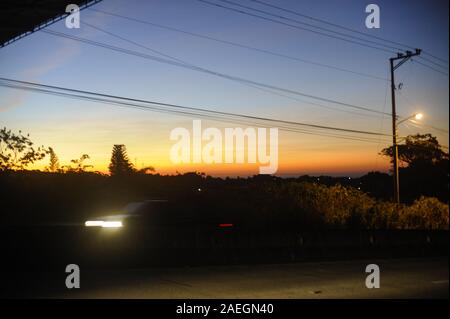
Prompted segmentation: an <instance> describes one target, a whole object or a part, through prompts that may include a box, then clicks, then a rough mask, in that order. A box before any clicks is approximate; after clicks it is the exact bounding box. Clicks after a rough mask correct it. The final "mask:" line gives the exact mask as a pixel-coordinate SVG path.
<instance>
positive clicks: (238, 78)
mask: <svg viewBox="0 0 450 319" xmlns="http://www.w3.org/2000/svg"><path fill="white" fill-rule="evenodd" d="M41 32H44V33H47V34H50V35H54V36H58V37H64V38H68V39H72V40H75V41H79V42H83V43H86V44H90V45H94V46H98V47H103V48H106V49H110V50H113V51H117V52H120V53H125V54H128V55H133V56H137V57H141V58H144V59H149V60H152V61H156V62H160V63H165V64H170V65H174V66H178V67H182V68H187V69H191V70H194V71H198V72H202V73H207V74H210V75H215V76H218V77H222V78H225V79H228V80H232V81H237V82H245V83H249V84H252V85H256V86H260V87H264V88H268V89H272V90H278V91H282V92H285V93H290V94H294V95H300V96H303V97H307V98H311V99H315V100H319V101H323V102H327V103H333V104H337V105H341V106H345V107H349V108H353V109H357V110H362V111H366V112H371V113H376V114H385V115H390V114H389V113H383V112H381V111H378V110H374V109H371V108H368V107H364V106H359V105H354V104H350V103H345V102H341V101H337V100H333V99H328V98H324V97H320V96H315V95H311V94H307V93H303V92H300V91H296V90H291V89H285V88H282V87H278V86H274V85H270V84H265V83H261V82H256V81H253V80H249V79H245V78H241V77H237V76H232V75H228V74H224V73H220V72H216V71H212V70H209V69H206V68H202V67H199V66H194V65H186V64H185V63H181V62H177V61H171V60H167V59H164V58H159V57H156V56H152V55H148V54H145V53H141V52H137V51H133V50H128V49H124V48H121V47H117V46H112V45H109V44H105V43H102V42H98V41H93V40H88V39H85V38H81V37H76V36H73V35H68V34H65V33H61V32H56V31H51V30H41Z"/></svg>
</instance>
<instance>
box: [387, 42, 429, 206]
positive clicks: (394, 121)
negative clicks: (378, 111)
mask: <svg viewBox="0 0 450 319" xmlns="http://www.w3.org/2000/svg"><path fill="white" fill-rule="evenodd" d="M421 51H422V50H420V49H416V52H415V53H413V52H411V51H406V52H405V53H398V54H397V56H396V57H394V58H390V59H389V62H390V67H391V101H392V146H393V151H394V152H393V162H394V171H393V176H394V201H395V202H396V203H397V204H400V183H399V175H398V144H397V113H396V110H395V79H394V71H395V70H397V69H398V68H399V67H400V66H401V65H402V64H403V63H405V62H406V61H408V60H409V59H411V58H412V57H413V56H416V55H420V53H421ZM397 60H400V62H397V64H395V61H397Z"/></svg>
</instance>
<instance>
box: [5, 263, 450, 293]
mask: <svg viewBox="0 0 450 319" xmlns="http://www.w3.org/2000/svg"><path fill="white" fill-rule="evenodd" d="M370 263H375V264H377V265H378V266H379V267H380V272H381V277H380V278H381V280H380V285H381V287H380V288H379V289H368V288H366V286H365V279H366V276H367V274H366V273H365V267H366V265H367V264H370ZM448 272H449V269H448V258H447V257H445V258H428V259H391V260H363V261H362V260H359V261H338V262H314V263H295V264H276V265H242V266H210V267H185V268H169V269H161V268H158V269H132V270H108V271H99V270H96V271H88V270H86V271H84V270H83V269H81V280H80V283H81V287H80V288H79V289H71V290H69V289H67V288H66V287H65V276H66V274H65V273H64V270H62V272H61V273H60V274H55V273H51V274H50V273H49V274H45V276H41V275H40V276H36V275H35V276H33V275H31V276H30V275H28V276H24V275H23V274H22V276H21V278H28V279H27V282H26V284H24V283H23V282H18V281H17V282H16V284H15V286H14V288H15V290H16V291H15V293H14V294H15V295H16V297H20V296H26V297H39V298H42V297H43V298H47V297H50V298H53V297H56V298H170V299H173V298H448V297H449V283H448ZM15 275H18V274H15ZM9 278H14V276H12V275H11V276H9ZM17 278H18V277H17ZM30 278H31V279H30ZM32 278H34V279H32ZM4 288H5V287H4ZM10 289H11V288H10ZM21 289H22V290H21ZM10 292H11V293H12V290H11V291H10ZM4 294H6V295H7V296H8V291H4ZM10 296H12V295H10Z"/></svg>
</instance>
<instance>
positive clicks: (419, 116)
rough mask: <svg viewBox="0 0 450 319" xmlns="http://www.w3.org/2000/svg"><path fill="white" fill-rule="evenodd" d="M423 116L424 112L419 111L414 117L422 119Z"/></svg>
mask: <svg viewBox="0 0 450 319" xmlns="http://www.w3.org/2000/svg"><path fill="white" fill-rule="evenodd" d="M422 117H423V114H422V113H417V114H416V115H415V116H414V118H415V119H416V120H420V119H421V118H422Z"/></svg>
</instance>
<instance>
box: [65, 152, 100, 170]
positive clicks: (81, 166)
mask: <svg viewBox="0 0 450 319" xmlns="http://www.w3.org/2000/svg"><path fill="white" fill-rule="evenodd" d="M87 159H90V157H89V155H88V154H83V155H81V156H80V158H79V159H73V160H71V161H70V162H71V163H73V164H75V167H72V166H71V165H64V166H63V167H62V168H63V170H65V171H66V172H70V173H83V172H85V171H86V169H88V168H92V167H94V166H93V165H85V164H84V161H85V160H87Z"/></svg>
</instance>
